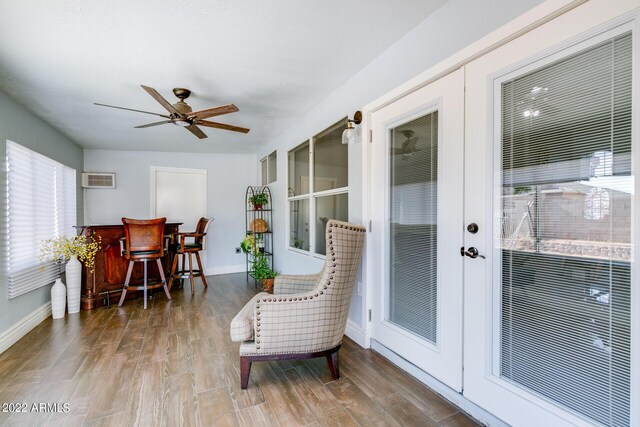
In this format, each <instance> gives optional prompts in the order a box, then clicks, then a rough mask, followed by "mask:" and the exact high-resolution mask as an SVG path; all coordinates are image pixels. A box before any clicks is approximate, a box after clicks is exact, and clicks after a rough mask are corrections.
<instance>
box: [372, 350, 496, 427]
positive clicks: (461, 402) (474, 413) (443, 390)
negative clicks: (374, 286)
mask: <svg viewBox="0 0 640 427" xmlns="http://www.w3.org/2000/svg"><path fill="white" fill-rule="evenodd" d="M371 348H372V349H373V350H375V351H376V352H378V353H380V354H381V355H382V356H384V357H385V358H386V359H388V360H389V361H390V362H391V363H393V364H394V365H396V366H398V367H399V368H400V369H402V370H403V371H405V372H407V373H408V374H409V375H411V376H412V377H414V378H415V379H417V380H418V381H420V382H421V383H423V384H424V385H426V386H427V387H429V388H430V389H432V390H433V391H435V392H436V393H438V394H439V395H441V396H442V397H443V398H445V399H446V400H448V401H449V402H451V403H453V404H454V405H456V406H457V407H458V408H460V409H462V410H463V411H464V412H466V413H467V414H469V415H470V416H471V417H473V418H475V419H476V420H478V421H480V422H481V423H482V424H484V425H486V426H492V427H494V426H495V427H509V425H508V424H507V423H505V422H504V421H502V420H501V419H500V418H498V417H496V416H495V415H493V414H492V413H490V412H487V411H485V410H484V409H483V408H481V407H480V406H478V405H476V404H475V403H473V402H472V401H470V400H469V399H467V398H466V397H464V395H463V394H461V393H458V392H457V391H455V390H454V389H452V388H450V387H449V386H447V385H445V384H444V383H441V382H440V381H439V380H437V379H435V378H434V377H432V376H431V375H429V374H427V373H426V372H424V371H423V370H422V369H420V368H418V367H417V366H416V365H414V364H412V363H411V362H409V361H408V360H406V359H404V358H403V357H402V356H400V355H398V354H397V353H395V352H394V351H392V350H390V349H388V348H387V347H385V346H383V345H382V344H380V343H379V342H377V341H375V340H373V339H372V340H371Z"/></svg>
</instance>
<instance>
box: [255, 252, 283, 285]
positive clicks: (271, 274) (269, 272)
mask: <svg viewBox="0 0 640 427" xmlns="http://www.w3.org/2000/svg"><path fill="white" fill-rule="evenodd" d="M251 275H252V276H253V277H254V278H255V279H256V280H266V279H275V277H276V276H277V275H278V272H276V271H274V270H273V269H272V268H271V266H270V265H269V259H268V257H267V256H265V255H262V254H260V253H258V254H256V257H255V258H254V260H253V265H252V266H251Z"/></svg>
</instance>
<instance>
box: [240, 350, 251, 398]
mask: <svg viewBox="0 0 640 427" xmlns="http://www.w3.org/2000/svg"><path fill="white" fill-rule="evenodd" d="M250 372H251V361H250V360H249V358H248V357H246V356H240V388H241V389H242V390H246V389H247V386H248V385H249V373H250Z"/></svg>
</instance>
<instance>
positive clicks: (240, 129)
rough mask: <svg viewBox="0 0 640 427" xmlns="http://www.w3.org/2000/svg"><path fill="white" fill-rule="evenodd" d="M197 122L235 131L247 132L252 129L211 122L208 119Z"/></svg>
mask: <svg viewBox="0 0 640 427" xmlns="http://www.w3.org/2000/svg"><path fill="white" fill-rule="evenodd" d="M196 124H197V125H199V126H206V127H210V128H216V129H224V130H231V131H233V132H242V133H247V132H249V130H250V129H247V128H241V127H239V126H233V125H225V124H224V123H217V122H210V121H207V120H198V121H197V122H196Z"/></svg>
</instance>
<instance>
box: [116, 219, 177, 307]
mask: <svg viewBox="0 0 640 427" xmlns="http://www.w3.org/2000/svg"><path fill="white" fill-rule="evenodd" d="M166 221H167V219H166V218H156V219H130V218H122V224H123V225H124V237H125V240H124V249H123V251H122V256H123V257H124V258H125V259H126V260H127V261H129V267H128V268H127V277H126V279H125V281H124V288H123V289H122V296H121V297H120V302H119V303H118V307H120V306H122V303H123V302H124V297H125V296H126V295H127V291H130V290H138V291H139V290H143V291H144V308H145V310H146V308H147V290H149V289H155V288H159V287H160V286H162V287H164V293H165V294H167V298H168V299H171V295H170V294H169V288H168V287H167V280H166V279H165V277H164V269H163V268H162V262H161V261H160V258H162V257H163V256H164V251H165V248H164V245H163V242H164V224H165V222H166ZM153 260H156V264H157V265H158V270H159V271H160V278H161V279H162V282H161V283H154V284H151V285H149V284H148V283H147V261H153ZM136 262H142V263H143V266H144V282H143V285H142V286H130V285H129V280H131V272H132V271H133V265H134V264H135V263H136Z"/></svg>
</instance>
